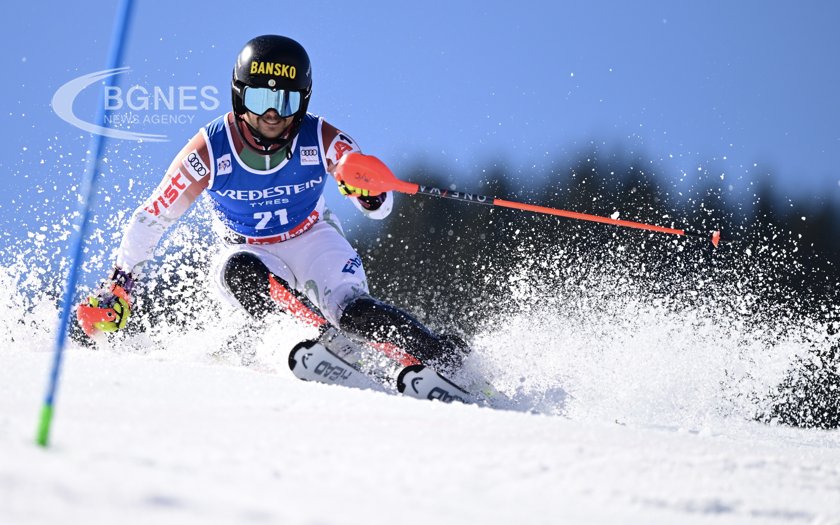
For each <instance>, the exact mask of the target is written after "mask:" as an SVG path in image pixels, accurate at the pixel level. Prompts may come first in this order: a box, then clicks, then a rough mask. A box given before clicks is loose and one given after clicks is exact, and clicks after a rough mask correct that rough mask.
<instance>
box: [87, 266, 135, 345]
mask: <svg viewBox="0 0 840 525" xmlns="http://www.w3.org/2000/svg"><path fill="white" fill-rule="evenodd" d="M133 289H134V277H133V276H132V275H131V274H130V273H128V272H126V271H124V270H123V269H122V268H120V267H116V268H114V273H113V274H112V275H111V278H110V279H108V280H107V281H105V282H103V283H102V285H101V286H100V287H99V289H98V290H97V291H96V292H95V293H94V294H93V295H90V296H88V298H87V303H82V304H80V305H79V309H78V310H77V311H76V316H77V317H78V319H79V324H80V325H81V326H82V330H84V332H85V333H86V334H87V335H88V337H93V336H94V335H95V334H96V333H97V332H116V331H117V330H120V329H122V328H124V327H125V325H126V323H127V322H128V317H129V316H130V315H131V291H132V290H133Z"/></svg>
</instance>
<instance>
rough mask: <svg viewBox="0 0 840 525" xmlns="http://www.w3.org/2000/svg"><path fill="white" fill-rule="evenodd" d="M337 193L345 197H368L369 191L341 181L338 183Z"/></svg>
mask: <svg viewBox="0 0 840 525" xmlns="http://www.w3.org/2000/svg"><path fill="white" fill-rule="evenodd" d="M338 191H340V192H341V194H342V195H344V196H345V197H370V190H365V189H362V188H357V187H356V186H351V185H349V184H347V183H346V182H344V181H343V180H341V181H338Z"/></svg>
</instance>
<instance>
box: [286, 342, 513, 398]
mask: <svg viewBox="0 0 840 525" xmlns="http://www.w3.org/2000/svg"><path fill="white" fill-rule="evenodd" d="M394 355H395V354H388V355H387V359H386V360H389V364H390V366H386V367H385V368H382V367H381V361H382V359H383V355H382V351H381V350H378V349H376V348H368V347H366V346H364V345H362V344H359V343H357V342H355V341H353V340H351V339H349V338H348V337H347V336H346V335H344V334H343V333H341V332H340V331H339V330H338V329H336V328H334V327H329V328H328V329H327V330H326V331H324V333H322V334H321V336H320V337H318V339H311V340H306V341H301V342H300V343H298V344H296V345H295V346H294V348H292V350H291V352H290V353H289V368H290V369H291V370H292V373H294V375H295V376H296V377H298V378H299V379H302V380H304V381H316V382H319V383H325V384H332V385H342V386H347V387H351V388H361V389H374V390H380V391H381V390H386V391H391V392H393V391H394V387H395V386H396V390H397V392H399V393H400V394H402V395H405V396H408V397H413V398H415V399H428V400H432V401H434V400H437V401H441V402H443V403H451V402H453V401H458V402H461V403H467V404H478V405H487V406H497V407H501V406H504V405H503V403H504V401H505V400H507V397H506V396H505V395H504V394H501V393H499V392H498V391H497V390H496V389H495V388H494V387H493V386H492V385H490V383H488V382H487V381H485V380H483V379H479V380H477V381H473V382H471V384H470V385H469V386H467V387H462V386H459V385H458V384H457V383H455V382H454V381H453V380H452V379H450V378H448V377H446V376H444V375H443V374H441V373H439V372H437V371H436V370H434V369H433V368H431V367H430V366H427V365H423V364H421V363H417V362H416V360H414V363H412V364H408V365H405V364H398V362H397V361H394V360H393V359H394ZM377 358H378V359H379V361H380V363H379V365H380V366H371V362H370V361H372V360H373V361H376V359H377ZM374 364H375V363H374Z"/></svg>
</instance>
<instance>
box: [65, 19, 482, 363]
mask: <svg viewBox="0 0 840 525" xmlns="http://www.w3.org/2000/svg"><path fill="white" fill-rule="evenodd" d="M311 95H312V68H311V65H310V61H309V56H308V55H307V53H306V51H305V50H304V48H303V47H302V46H301V45H300V44H299V43H298V42H296V41H294V40H292V39H290V38H287V37H283V36H277V35H264V36H259V37H257V38H254V39H252V40H250V41H249V42H248V43H246V44H245V47H244V48H243V49H242V51H241V52H240V53H239V56H238V57H237V59H236V64H235V65H234V68H233V79H232V81H231V96H232V103H233V111H232V112H229V113H226V114H224V115H222V116H220V117H218V118H217V119H215V120H213V121H212V122H210V123H209V124H208V125H206V126H205V127H203V128H202V129H201V130H199V132H198V133H197V134H196V135H195V136H194V137H193V138H192V139H191V140H190V141H189V142H188V143H187V145H186V146H185V147H184V148H183V149H182V150H181V151H180V153H178V155H177V156H176V157H175V159H174V160H173V162H172V164H171V165H170V166H169V169H168V170H167V171H166V175H165V176H164V179H163V181H162V182H161V183H160V185H159V186H158V187H157V189H156V190H155V191H154V192H153V193H152V195H151V196H150V197H149V198H148V200H146V201H145V202H144V203H143V204H141V205H140V207H138V208H137V210H136V211H135V212H134V214H133V215H132V217H131V219H130V221H129V223H128V226H127V228H126V230H125V232H124V235H123V238H122V242H121V244H120V247H119V251H118V255H117V259H116V266H115V268H114V270H113V273H112V274H111V277H110V279H108V280H107V281H105V282H104V283H103V284H102V286H101V287H100V288H99V289H98V290H96V291H95V292H94V293H93V294H92V295H91V296H90V297H88V299H87V301H86V303H84V304H82V305H80V307H79V309H78V318H79V321H80V324H81V325H82V327H83V328H84V330H85V332H86V333H88V334H89V335H92V334H93V333H95V332H96V331H102V332H113V331H117V330H120V329H122V328H123V327H125V325H126V322H127V321H128V318H129V315H130V313H131V308H132V295H131V294H132V289H133V287H134V283H135V278H136V277H137V276H138V275H139V273H140V269H141V266H142V264H143V262H145V261H147V260H149V259H151V258H152V256H153V251H154V248H155V246H156V245H157V243H158V241H159V240H160V238H161V237H162V235H163V233H164V231H165V230H166V229H167V228H168V227H169V226H170V225H171V224H172V223H173V222H175V221H176V220H177V219H178V218H179V217H180V216H181V215H183V214H184V213H185V212H186V211H187V209H188V208H189V207H190V205H191V204H192V203H193V202H194V201H195V200H196V199H197V198H198V197H199V195H201V194H202V193H203V194H205V195H207V196H208V197H209V198H210V199H211V203H212V207H213V210H214V211H215V214H214V215H215V216H216V219H217V221H216V222H217V224H216V225H215V226H216V228H215V229H216V230H218V232H219V234H220V237H221V239H222V242H224V244H225V247H224V250H223V252H222V256H221V260H220V262H219V264H218V265H217V271H216V274H217V284H218V286H219V289H220V291H221V292H222V294H223V295H224V296H225V297H226V298H227V299H229V300H231V301H232V302H234V303H235V304H238V305H240V306H241V307H242V308H243V309H245V310H246V311H247V312H248V313H249V314H250V315H251V316H253V317H254V318H256V319H259V320H264V319H265V318H266V316H267V314H269V313H270V312H272V311H276V310H277V309H278V308H282V309H285V310H288V311H290V312H291V313H292V314H294V315H296V316H297V317H298V318H300V319H302V320H309V321H310V322H314V323H315V324H319V325H320V326H321V327H322V328H324V327H328V326H330V325H332V326H336V327H338V328H340V330H342V331H343V332H344V333H346V334H348V335H349V336H351V337H352V338H355V339H357V340H363V341H366V342H374V343H390V344H393V345H396V346H397V347H399V348H401V349H403V350H404V351H406V352H408V353H409V354H411V355H412V356H414V357H415V358H417V359H419V360H420V361H422V362H424V363H427V364H431V365H433V366H438V367H442V368H448V369H453V368H456V367H458V366H459V365H460V362H461V359H462V357H463V355H464V353H465V352H466V351H467V349H466V346H465V345H464V343H463V341H461V340H460V339H459V338H457V337H455V336H446V335H443V336H441V335H438V334H435V333H433V332H432V331H430V330H429V329H427V328H426V327H425V326H423V325H422V324H421V323H420V322H419V321H417V320H416V319H415V318H414V317H412V316H411V315H409V314H408V313H406V312H404V311H403V310H400V309H398V308H396V307H394V306H392V305H389V304H386V303H383V302H382V301H379V300H377V299H375V298H374V297H372V296H371V295H370V294H369V291H368V283H367V278H366V276H365V270H364V266H363V264H362V261H361V258H360V257H359V255H358V253H356V251H355V250H354V249H353V248H352V247H351V245H350V244H349V243H348V241H347V240H346V239H345V238H344V234H343V232H342V229H341V225H340V223H339V221H338V218H337V217H336V216H335V215H334V214H333V213H332V212H330V210H329V209H327V208H326V206H325V203H324V197H323V193H324V190H325V188H326V186H327V179H329V178H331V177H330V175H335V170H336V167H337V164H338V161H339V160H340V159H341V158H342V156H344V155H347V154H348V153H350V152H359V151H360V150H359V146H358V145H357V144H356V142H355V141H354V140H353V139H351V138H350V137H349V136H348V135H347V134H346V133H344V132H343V131H340V130H339V129H337V128H335V127H334V126H332V125H331V124H329V123H327V122H326V121H324V120H323V119H322V118H319V117H317V116H315V115H313V114H311V113H307V108H308V106H309V101H310V97H311ZM339 190H340V191H341V193H342V194H344V195H345V196H346V197H348V198H350V199H351V201H352V203H353V204H354V205H355V207H356V208H358V209H359V210H360V211H361V212H362V213H363V214H365V215H366V216H367V217H369V218H371V219H384V218H385V217H387V216H388V214H389V213H390V212H391V209H392V207H393V200H394V197H393V195H392V194H391V193H390V192H388V193H382V194H378V195H373V194H371V193H370V192H369V191H368V190H367V189H365V188H360V187H353V186H349V185H347V184H344V183H339ZM324 319H325V320H326V323H325V322H324ZM313 320H314V321H313ZM327 323H328V324H327Z"/></svg>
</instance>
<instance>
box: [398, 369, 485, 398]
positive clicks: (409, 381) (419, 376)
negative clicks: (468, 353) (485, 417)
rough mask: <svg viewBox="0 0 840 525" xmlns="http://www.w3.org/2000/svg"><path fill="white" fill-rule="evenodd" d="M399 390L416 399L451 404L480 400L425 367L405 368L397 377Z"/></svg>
mask: <svg viewBox="0 0 840 525" xmlns="http://www.w3.org/2000/svg"><path fill="white" fill-rule="evenodd" d="M397 390H398V391H399V392H400V393H401V394H403V395H406V396H409V397H413V398H416V399H429V400H432V401H434V400H438V401H443V402H444V403H451V402H452V401H460V402H461V403H477V402H478V401H479V400H478V398H477V397H476V396H474V395H472V394H471V393H469V392H468V391H466V390H465V389H463V388H461V387H460V386H458V385H456V384H455V383H453V382H452V381H450V380H449V379H447V378H446V377H444V376H442V375H441V374H439V373H437V372H435V371H434V370H433V369H432V368H429V367H428V366H425V365H410V366H406V367H404V368H403V369H402V370H401V371H400V373H399V375H398V376H397Z"/></svg>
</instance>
